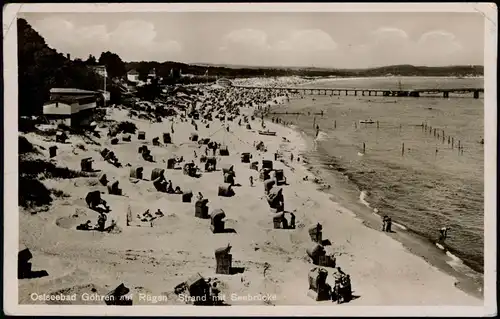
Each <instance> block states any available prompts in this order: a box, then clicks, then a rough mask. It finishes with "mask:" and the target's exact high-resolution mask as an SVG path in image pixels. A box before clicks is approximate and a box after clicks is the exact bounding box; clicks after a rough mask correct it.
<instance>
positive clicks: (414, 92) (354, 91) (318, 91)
mask: <svg viewBox="0 0 500 319" xmlns="http://www.w3.org/2000/svg"><path fill="white" fill-rule="evenodd" d="M233 87H236V88H242V89H249V90H261V91H274V92H276V91H278V92H279V91H281V92H284V91H286V92H291V93H300V92H302V93H303V94H309V95H341V93H345V95H346V96H347V95H353V96H357V95H358V93H360V94H361V95H362V96H366V95H367V96H396V97H404V96H409V97H420V96H421V94H422V95H423V94H442V95H443V98H449V97H450V93H454V94H470V93H472V96H473V97H474V98H475V99H478V98H479V94H480V93H484V89H483V88H450V89H405V90H403V89H396V90H393V89H361V88H307V87H265V86H245V85H233Z"/></svg>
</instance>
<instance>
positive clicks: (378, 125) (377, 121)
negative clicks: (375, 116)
mask: <svg viewBox="0 0 500 319" xmlns="http://www.w3.org/2000/svg"><path fill="white" fill-rule="evenodd" d="M378 128H379V125H378V121H377V129H378Z"/></svg>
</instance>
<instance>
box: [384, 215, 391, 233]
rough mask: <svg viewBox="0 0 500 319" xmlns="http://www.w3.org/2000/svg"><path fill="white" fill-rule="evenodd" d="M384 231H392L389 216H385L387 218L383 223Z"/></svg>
mask: <svg viewBox="0 0 500 319" xmlns="http://www.w3.org/2000/svg"><path fill="white" fill-rule="evenodd" d="M385 231H386V232H388V233H391V232H392V219H391V218H390V217H387V220H386V223H385Z"/></svg>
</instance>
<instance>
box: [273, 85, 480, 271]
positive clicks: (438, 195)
mask: <svg viewBox="0 0 500 319" xmlns="http://www.w3.org/2000/svg"><path fill="white" fill-rule="evenodd" d="M303 87H315V88H320V87H323V88H366V89H368V88H374V89H394V90H397V89H411V88H418V89H423V88H457V87H474V88H482V87H483V79H482V78H464V79H457V78H436V77H433V78H422V77H404V78H398V77H389V78H362V79H335V80H322V81H319V82H317V83H314V84H306V85H304V86H303ZM349 94H350V95H349V96H345V92H342V93H341V95H340V96H336V95H333V96H331V95H330V92H328V93H327V95H326V96H318V95H304V97H303V98H300V97H299V98H293V99H291V100H290V102H289V103H287V104H285V105H281V106H276V107H274V108H273V109H272V111H273V112H280V113H282V112H288V113H298V112H300V113H302V114H301V115H298V114H293V115H283V114H280V115H275V117H280V118H281V119H282V120H283V121H287V122H292V123H293V124H294V125H296V127H297V129H299V130H301V131H302V132H303V133H305V134H306V136H307V137H308V138H310V140H311V141H313V142H312V143H311V151H310V153H309V154H308V157H309V158H310V159H312V160H313V161H314V162H315V163H317V165H318V166H320V168H321V169H322V170H323V171H325V170H326V171H329V172H330V173H329V176H328V177H329V178H327V179H328V182H329V183H331V184H332V193H333V199H334V200H335V201H338V202H341V203H345V204H349V203H351V204H352V203H353V202H357V203H358V204H361V205H363V206H365V207H366V208H369V209H370V210H371V211H372V213H374V214H378V215H381V216H383V215H389V216H391V217H392V220H393V224H395V226H396V227H393V229H394V228H395V230H396V232H397V231H399V230H401V231H404V232H408V233H414V234H417V235H418V236H420V237H422V238H426V239H428V241H429V243H432V244H434V243H435V242H436V241H437V239H438V237H439V229H440V228H441V227H443V226H447V227H451V230H450V231H449V232H448V238H447V239H446V242H445V243H444V244H443V245H442V246H443V249H444V250H445V251H446V254H447V255H448V256H449V257H450V256H451V261H449V262H448V263H449V264H450V265H451V266H453V267H455V268H457V269H458V268H459V267H462V269H458V270H461V271H462V272H467V271H469V270H470V273H474V272H478V273H482V272H483V266H484V264H483V256H484V251H483V247H484V226H483V221H484V219H483V218H484V145H483V144H481V143H480V141H481V139H482V138H483V137H484V101H483V96H482V94H481V95H480V98H479V99H474V98H473V97H472V93H468V94H464V95H459V94H450V97H449V98H443V97H442V93H441V94H437V95H430V96H422V97H420V98H414V97H383V96H368V94H367V93H366V94H365V96H362V95H361V92H358V94H357V96H354V93H353V92H350V93H349ZM321 111H323V115H321V114H320V112H321ZM308 114H309V115H308ZM269 116H270V117H272V116H273V115H269ZM369 119H371V120H373V121H374V122H375V123H373V124H363V123H360V122H359V121H360V120H369ZM377 121H378V124H377ZM422 124H423V126H422ZM315 125H319V128H320V132H319V134H318V135H317V136H316V129H315ZM434 129H436V135H434ZM443 131H444V139H443ZM438 135H439V137H438ZM448 139H449V140H450V142H448ZM452 141H453V145H452ZM363 143H364V145H365V146H364V152H363ZM459 143H460V146H461V147H463V148H461V149H460V150H459V148H458V145H459ZM462 150H463V152H462ZM458 261H460V262H458ZM461 261H463V263H462V262H461ZM465 268H468V269H465ZM470 268H472V269H470ZM475 279H476V280H477V276H476V278H475Z"/></svg>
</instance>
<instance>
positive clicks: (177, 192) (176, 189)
mask: <svg viewBox="0 0 500 319" xmlns="http://www.w3.org/2000/svg"><path fill="white" fill-rule="evenodd" d="M174 193H176V194H182V191H181V188H180V187H179V186H177V187H176V188H175V191H174Z"/></svg>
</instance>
